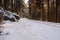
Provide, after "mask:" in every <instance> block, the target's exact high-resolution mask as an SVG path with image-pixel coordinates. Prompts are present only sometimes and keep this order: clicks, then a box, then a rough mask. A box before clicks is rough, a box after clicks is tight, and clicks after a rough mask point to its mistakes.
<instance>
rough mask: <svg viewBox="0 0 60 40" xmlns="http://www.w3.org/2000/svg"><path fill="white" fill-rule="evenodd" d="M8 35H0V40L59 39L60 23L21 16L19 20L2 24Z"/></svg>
mask: <svg viewBox="0 0 60 40" xmlns="http://www.w3.org/2000/svg"><path fill="white" fill-rule="evenodd" d="M3 26H4V27H5V32H6V31H8V32H9V34H8V35H3V36H0V40H2V39H4V40H60V24H59V23H51V22H43V21H36V20H29V19H27V18H21V19H20V20H19V22H9V21H6V23H5V24H4V25H3Z"/></svg>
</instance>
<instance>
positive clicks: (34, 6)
mask: <svg viewBox="0 0 60 40" xmlns="http://www.w3.org/2000/svg"><path fill="white" fill-rule="evenodd" d="M0 6H1V7H3V9H4V10H9V11H11V12H16V13H17V14H19V15H20V16H21V17H23V16H24V17H27V18H29V19H34V20H41V21H48V22H56V23H60V0H29V1H28V6H27V5H26V3H25V2H24V0H0Z"/></svg>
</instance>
